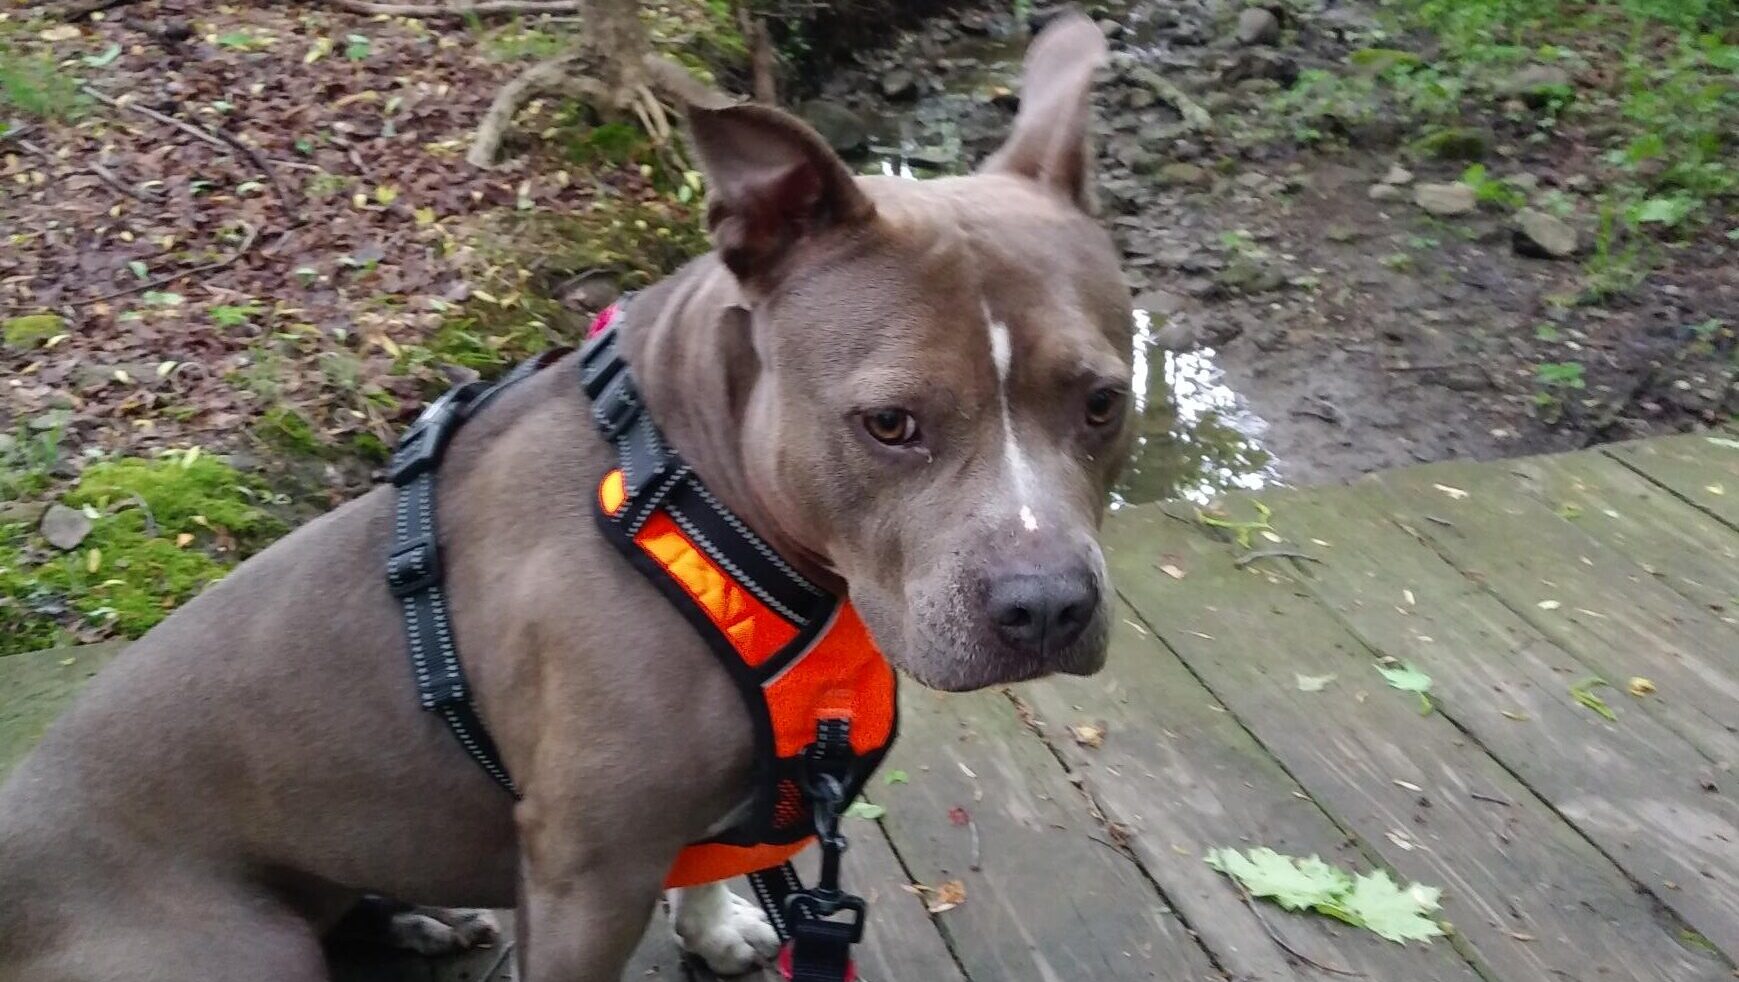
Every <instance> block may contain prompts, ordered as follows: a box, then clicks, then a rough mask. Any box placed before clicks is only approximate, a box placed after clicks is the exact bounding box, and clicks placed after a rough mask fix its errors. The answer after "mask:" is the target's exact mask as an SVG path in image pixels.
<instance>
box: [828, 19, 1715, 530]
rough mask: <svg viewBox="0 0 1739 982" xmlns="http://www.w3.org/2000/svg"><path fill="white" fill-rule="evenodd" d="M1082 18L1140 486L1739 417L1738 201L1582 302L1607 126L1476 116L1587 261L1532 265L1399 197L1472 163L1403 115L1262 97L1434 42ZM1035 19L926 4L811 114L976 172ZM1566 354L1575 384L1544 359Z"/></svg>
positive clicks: (1345, 30)
mask: <svg viewBox="0 0 1739 982" xmlns="http://www.w3.org/2000/svg"><path fill="white" fill-rule="evenodd" d="M1277 9H1278V8H1277ZM1093 12H1095V13H1096V14H1097V15H1098V16H1099V17H1100V22H1101V26H1102V27H1103V28H1104V29H1105V30H1106V32H1107V34H1108V35H1109V37H1110V39H1111V43H1112V47H1113V49H1114V55H1113V59H1114V60H1113V64H1112V66H1111V68H1110V70H1109V71H1108V73H1107V82H1106V84H1104V85H1103V86H1101V88H1100V89H1099V92H1098V94H1097V97H1096V99H1097V105H1098V109H1099V116H1100V121H1101V127H1100V129H1101V133H1100V141H1099V147H1100V153H1099V164H1100V173H1101V177H1102V196H1101V197H1102V207H1103V210H1104V212H1105V216H1106V218H1107V220H1108V221H1109V223H1110V224H1111V226H1112V228H1113V230H1114V233H1115V235H1116V237H1117V239H1118V242H1119V243H1120V245H1121V246H1122V248H1123V252H1124V255H1125V258H1126V268H1127V270H1128V277H1129V280H1130V283H1131V286H1132V288H1133V289H1134V290H1135V292H1136V295H1137V305H1138V307H1140V308H1142V310H1143V313H1142V314H1141V316H1142V318H1143V321H1144V323H1145V324H1146V326H1147V329H1146V330H1145V331H1144V332H1143V340H1144V342H1145V349H1144V351H1142V352H1139V353H1138V354H1139V355H1140V356H1141V357H1143V358H1144V360H1145V361H1146V363H1147V364H1148V365H1149V366H1150V367H1151V370H1152V379H1151V382H1150V383H1149V386H1148V388H1147V391H1146V402H1147V406H1148V419H1147V425H1148V434H1147V438H1146V441H1145V444H1144V447H1143V450H1142V451H1141V453H1140V454H1139V455H1138V457H1137V460H1136V461H1135V473H1134V474H1133V475H1132V476H1131V478H1130V482H1129V483H1130V487H1128V488H1127V489H1126V493H1127V494H1128V496H1130V497H1132V498H1152V497H1159V496H1163V495H1166V494H1172V493H1189V494H1197V495H1199V494H1205V493H1207V492H1210V491H1212V490H1214V489H1218V488H1224V487H1232V486H1253V485H1256V484H1260V483H1263V482H1266V481H1270V480H1273V479H1276V478H1278V479H1280V480H1283V481H1285V482H1288V483H1314V482H1324V481H1336V480H1343V479H1347V478H1350V477H1352V476H1355V475H1357V474H1361V473H1364V472H1368V471H1372V470H1376V469H1379V468H1384V467H1393V466H1398V465H1404V464H1410V463H1416V462H1420V461H1432V460H1440V459H1444V458H1452V457H1472V458H1493V457H1503V456H1514V455H1519V454H1526V453H1533V452H1540V451H1551V450H1563V449H1570V448H1575V447H1580V446H1585V445H1588V444H1590V443H1595V442H1601V441H1607V440H1615V439H1622V438H1628V437H1635V436H1643V435H1648V434H1654V433H1663V432H1673V431H1678V430H1682V429H1686V428H1692V427H1696V426H1701V425H1707V424H1710V423H1714V422H1719V421H1720V420H1723V419H1725V418H1727V417H1728V416H1729V415H1730V414H1732V413H1733V412H1735V411H1739V388H1736V387H1735V370H1734V366H1735V356H1734V343H1733V341H1734V338H1733V327H1734V323H1735V320H1736V319H1739V262H1736V261H1735V247H1734V243H1733V241H1732V238H1731V236H1728V235H1725V234H1723V233H1724V232H1725V230H1726V229H1727V227H1728V226H1729V225H1730V224H1731V221H1730V220H1727V213H1726V212H1724V211H1723V212H1721V213H1720V216H1719V217H1717V218H1716V219H1715V220H1713V221H1711V222H1710V225H1709V230H1708V232H1707V233H1706V234H1704V235H1701V236H1693V237H1691V238H1690V240H1689V241H1680V242H1674V243H1672V244H1670V245H1668V246H1665V247H1661V248H1659V249H1656V250H1654V251H1653V252H1651V253H1650V258H1649V261H1650V263H1651V264H1652V265H1653V266H1654V267H1655V268H1654V269H1653V270H1652V272H1649V273H1648V275H1647V278H1646V279H1645V280H1643V282H1642V283H1641V284H1640V285H1637V286H1635V287H1634V288H1633V289H1630V290H1628V291H1626V292H1624V293H1622V294H1621V295H1616V296H1611V297H1603V298H1599V299H1598V300H1596V301H1594V302H1590V301H1589V300H1588V299H1587V298H1585V297H1584V296H1583V294H1585V293H1586V292H1587V290H1588V280H1589V276H1590V272H1589V270H1590V267H1591V265H1592V263H1593V261H1594V259H1593V258H1592V257H1591V255H1590V253H1591V251H1592V250H1593V248H1594V243H1595V241H1596V240H1597V239H1598V238H1599V235H1598V233H1599V229H1598V228H1597V227H1596V223H1597V221H1598V219H1597V218H1596V212H1597V208H1596V201H1597V200H1598V199H1599V195H1600V192H1601V189H1602V186H1603V184H1604V183H1605V182H1607V181H1609V180H1612V179H1613V175H1612V174H1610V173H1609V171H1608V168H1607V167H1606V165H1605V164H1604V163H1603V162H1602V160H1601V159H1600V158H1599V157H1598V156H1597V151H1598V147H1597V146H1596V145H1595V144H1594V142H1593V139H1594V137H1595V136H1598V135H1600V133H1601V132H1602V129H1601V128H1602V127H1604V128H1606V129H1610V127H1611V125H1612V121H1611V120H1610V119H1602V118H1600V117H1599V116H1598V115H1597V114H1592V113H1591V114H1590V115H1589V116H1588V117H1587V118H1586V119H1580V120H1578V119H1574V118H1571V119H1567V120H1566V121H1564V122H1563V123H1562V124H1561V125H1559V126H1558V127H1557V128H1556V129H1555V130H1554V131H1553V132H1552V133H1551V134H1550V138H1549V139H1540V138H1538V137H1533V138H1530V134H1532V133H1534V132H1537V130H1536V129H1535V128H1534V125H1533V123H1532V121H1531V120H1529V119H1528V114H1527V112H1526V111H1525V110H1526V107H1521V108H1522V110H1523V111H1522V112H1520V113H1518V112H1517V108H1518V107H1517V105H1516V104H1515V103H1513V102H1512V103H1511V104H1509V105H1508V106H1507V107H1504V108H1503V109H1502V112H1501V114H1500V112H1499V110H1498V109H1497V108H1496V107H1494V109H1493V111H1492V112H1491V114H1490V115H1488V116H1485V117H1480V116H1477V115H1475V116H1473V117H1472V118H1470V119H1469V120H1467V122H1468V124H1469V126H1470V128H1472V129H1473V130H1474V131H1476V132H1478V133H1480V134H1482V137H1483V139H1485V140H1486V141H1488V146H1486V147H1484V148H1483V152H1480V153H1478V154H1477V155H1478V156H1480V157H1481V158H1483V160H1484V163H1483V166H1484V167H1486V168H1487V171H1488V172H1489V174H1490V175H1491V177H1492V179H1493V180H1499V179H1502V180H1503V181H1504V182H1505V184H1506V186H1513V187H1514V188H1516V189H1517V190H1518V191H1519V192H1520V194H1521V195H1522V199H1521V201H1520V202H1518V203H1526V201H1527V199H1533V200H1535V201H1538V200H1540V199H1542V198H1544V199H1546V200H1548V201H1551V202H1552V203H1554V204H1555V205H1557V207H1558V210H1559V211H1560V212H1561V213H1565V214H1566V217H1565V219H1564V221H1563V226H1565V227H1567V228H1568V230H1569V231H1570V232H1572V233H1573V234H1574V235H1575V236H1576V238H1577V240H1578V241H1577V243H1576V246H1575V253H1574V254H1573V255H1568V256H1561V257H1557V258H1550V257H1543V256H1542V257H1539V258H1536V256H1540V253H1541V251H1542V250H1541V249H1540V247H1539V246H1537V245H1535V244H1533V243H1532V242H1531V241H1527V240H1526V238H1525V236H1520V235H1518V233H1517V231H1516V227H1517V221H1518V219H1517V215H1516V213H1515V212H1513V211H1511V210H1509V209H1507V208H1498V207H1491V206H1490V205H1480V206H1478V207H1475V208H1474V209H1472V210H1471V211H1469V212H1468V213H1466V214H1460V215H1454V216H1445V217H1438V216H1434V215H1433V214H1430V213H1428V212H1427V211H1426V210H1424V209H1423V208H1421V207H1420V206H1418V205H1416V204H1415V203H1414V196H1415V195H1416V194H1417V193H1419V192H1418V191H1417V188H1418V187H1419V186H1420V185H1422V184H1430V183H1438V182H1456V181H1457V180H1458V178H1459V177H1460V176H1462V175H1463V174H1464V173H1465V171H1466V168H1467V167H1468V166H1469V161H1468V160H1466V159H1447V160H1445V159H1436V157H1435V156H1434V155H1433V154H1432V153H1430V152H1426V151H1423V150H1420V149H1418V148H1417V147H1416V145H1415V144H1413V142H1412V141H1414V140H1415V139H1416V137H1417V136H1418V133H1416V132H1413V131H1411V130H1410V124H1409V121H1407V120H1405V119H1399V118H1387V119H1385V118H1382V117H1381V116H1380V115H1379V117H1378V118H1375V119H1368V120H1361V121H1360V125H1359V126H1357V127H1355V128H1351V130H1350V132H1347V133H1343V134H1336V136H1337V138H1336V139H1333V140H1326V141H1324V140H1319V139H1315V138H1314V137H1315V134H1312V135H1311V138H1308V139H1300V138H1297V137H1295V136H1294V134H1292V133H1290V132H1287V131H1286V127H1285V122H1286V120H1285V117H1284V110H1283V109H1280V110H1277V109H1276V108H1275V107H1276V105H1280V106H1284V100H1285V99H1286V95H1285V93H1286V92H1287V91H1288V90H1289V88H1292V87H1295V86H1296V85H1297V84H1298V83H1297V79H1298V76H1299V75H1300V74H1301V73H1308V72H1309V71H1310V70H1311V69H1313V68H1316V69H1322V70H1326V71H1328V72H1338V73H1345V72H1347V71H1348V68H1347V62H1348V56H1349V54H1350V53H1352V52H1357V51H1360V50H1361V49H1364V48H1367V47H1369V46H1374V45H1379V44H1381V45H1388V46H1395V47H1397V48H1399V47H1417V48H1419V49H1420V50H1423V51H1426V52H1427V53H1429V51H1430V44H1429V41H1428V39H1424V40H1422V39H1407V38H1399V39H1397V38H1395V37H1393V36H1392V35H1390V34H1388V33H1387V32H1386V31H1385V30H1384V28H1383V27H1382V26H1381V22H1380V21H1379V20H1378V17H1377V13H1376V8H1375V6H1374V5H1373V6H1365V5H1360V4H1356V3H1351V4H1332V3H1331V4H1327V5H1320V4H1319V5H1314V6H1313V5H1307V4H1289V5H1287V6H1286V7H1285V9H1284V10H1281V11H1280V16H1279V17H1277V18H1275V21H1276V25H1277V26H1278V30H1276V31H1274V32H1273V36H1272V37H1270V38H1266V39H1264V40H1263V41H1261V42H1257V43H1250V42H1249V40H1248V39H1240V37H1239V35H1238V26H1237V17H1238V16H1239V8H1237V7H1233V6H1230V5H1220V4H1202V3H1192V2H1189V0H1183V2H1177V0H1166V2H1164V3H1147V2H1135V3H1130V4H1126V5H1118V6H1100V7H1098V8H1095V9H1094V10H1093ZM1044 16H1045V13H1044V11H1038V12H1037V13H1035V14H1032V15H1030V16H1027V17H1024V18H1020V17H1017V16H1016V15H1015V14H1014V13H1013V12H1000V11H989V12H987V11H973V12H970V13H966V14H963V15H960V16H958V17H951V18H944V19H938V20H935V21H932V22H931V23H930V24H929V25H928V26H927V28H925V29H924V30H922V31H921V32H918V33H915V34H912V35H911V36H909V37H907V38H906V39H905V40H904V41H902V42H901V43H900V44H898V45H897V46H895V47H893V48H892V49H890V50H888V51H885V52H878V53H873V54H868V55H864V56H861V57H860V58H859V59H858V64H857V65H856V66H855V67H853V68H850V69H847V70H844V71H841V72H839V73H837V74H836V75H835V76H834V78H833V79H832V80H831V82H830V83H829V84H828V85H827V86H826V87H825V90H824V91H823V93H822V94H821V97H820V101H819V102H818V103H811V104H809V105H808V106H807V107H805V108H806V111H807V112H808V113H809V114H810V115H811V117H812V118H816V119H818V120H821V121H824V122H826V123H827V124H828V125H829V134H830V136H831V137H832V138H834V139H835V140H836V142H838V143H839V144H840V145H842V146H851V145H854V144H858V145H860V146H861V148H862V150H863V151H864V152H865V153H866V154H867V159H866V160H865V164H864V166H865V168H866V169H868V170H881V171H886V172H894V173H902V172H908V173H914V174H916V175H919V176H921V175H923V174H925V173H928V172H957V171H960V170H963V169H967V168H969V167H970V166H971V164H972V163H973V162H974V161H976V160H978V159H981V158H982V157H983V156H984V155H985V154H987V153H988V152H989V151H990V150H991V149H993V148H994V147H995V145H996V142H997V140H998V139H999V138H1000V135H1001V134H1002V133H1003V132H1005V127H1006V125H1007V120H1008V118H1009V117H1010V115H1011V113H1012V111H1013V108H1014V106H1015V105H1016V103H1015V99H1014V97H1013V95H1012V94H1011V93H1010V90H1011V89H1012V88H1013V87H1014V86H1015V84H1016V81H1017V71H1018V62H1017V59H1018V52H1019V50H1020V46H1021V43H1022V41H1023V40H1024V37H1025V35H1026V33H1027V31H1028V29H1029V27H1030V24H1029V23H1027V22H1030V21H1035V20H1040V19H1042V18H1043V17H1044ZM1377 50H1387V49H1382V48H1379V49H1377ZM1355 60H1356V56H1355ZM1568 81H1569V84H1571V85H1580V84H1583V83H1584V82H1585V81H1586V82H1587V83H1589V84H1595V85H1597V84H1599V82H1600V79H1599V78H1598V77H1593V76H1591V77H1589V78H1587V79H1584V78H1582V77H1580V76H1574V77H1571V78H1570V79H1569V80H1568ZM1495 84H1502V83H1501V80H1499V81H1498V82H1496V83H1495ZM1179 93H1181V94H1182V99H1181V100H1180V99H1179V98H1178V95H1179ZM1180 102H1181V103H1183V111H1180V109H1179V103H1180ZM842 109H845V110H850V111H851V113H852V114H855V119H854V117H853V115H851V114H847V113H842V112H840V110H842ZM1204 117H1205V118H1204ZM1451 156H1456V155H1454V154H1452V155H1451ZM1379 188H1380V189H1379ZM1717 207H1718V206H1717ZM1640 261H1641V260H1639V262H1640ZM1571 362H1574V363H1576V364H1579V365H1581V366H1582V368H1580V369H1575V370H1574V371H1576V372H1577V373H1578V374H1577V375H1575V376H1573V377H1569V378H1565V377H1563V376H1561V375H1559V376H1554V375H1552V374H1551V371H1552V369H1551V368H1550V367H1548V368H1546V369H1542V367H1541V366H1542V365H1548V366H1556V365H1565V364H1568V363H1571ZM1578 382H1580V383H1581V384H1580V386H1578V385H1577V384H1576V383H1578ZM1168 389H1169V392H1168V391H1167V390H1168Z"/></svg>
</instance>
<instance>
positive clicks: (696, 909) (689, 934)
mask: <svg viewBox="0 0 1739 982" xmlns="http://www.w3.org/2000/svg"><path fill="white" fill-rule="evenodd" d="M671 908H672V910H671V920H672V922H673V927H674V928H675V930H676V941H677V944H679V945H681V946H682V950H683V951H686V952H688V953H689V954H691V955H694V956H695V957H696V958H699V959H700V960H701V961H703V962H706V966H707V968H710V969H712V970H713V971H714V972H716V973H718V974H719V975H741V974H743V973H744V972H747V971H749V970H750V969H753V968H754V967H755V966H757V965H759V964H761V963H762V962H763V961H766V960H767V959H770V958H772V957H773V956H774V955H776V954H778V953H779V935H778V934H776V933H774V931H773V925H771V924H769V923H767V915H765V914H763V913H761V908H760V907H758V906H756V905H755V904H754V903H753V902H752V901H748V900H744V899H743V898H742V897H739V896H737V895H736V894H734V893H732V892H731V891H730V889H729V888H728V887H726V886H725V885H724V884H723V883H708V884H706V885H704V886H698V887H691V888H689V889H686V890H677V891H675V893H674V896H673V897H672V898H671Z"/></svg>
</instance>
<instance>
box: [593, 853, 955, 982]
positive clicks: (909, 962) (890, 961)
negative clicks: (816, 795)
mask: <svg viewBox="0 0 1739 982" xmlns="http://www.w3.org/2000/svg"><path fill="white" fill-rule="evenodd" d="M846 833H847V835H848V836H849V838H850V842H851V848H850V849H848V850H847V851H846V854H845V862H844V865H843V867H842V872H841V877H842V879H843V880H844V883H845V886H846V889H848V890H851V891H852V892H853V893H856V894H858V895H859V896H861V897H863V898H864V899H865V900H867V901H868V902H869V921H868V923H867V924H866V926H865V928H864V936H863V942H862V943H861V944H859V945H858V946H857V953H856V956H857V963H858V967H859V969H860V971H861V973H862V975H863V977H864V978H865V979H869V980H872V982H965V978H966V977H965V976H964V975H962V974H960V967H959V966H958V965H956V964H955V963H954V956H953V955H951V954H950V953H949V951H948V946H947V944H946V942H945V941H944V940H943V937H942V933H941V929H940V927H939V926H938V925H937V923H936V921H935V920H934V919H932V918H931V916H930V915H929V913H928V912H926V911H925V909H924V902H923V900H921V899H920V898H919V897H918V896H917V895H916V894H914V893H913V892H912V891H911V890H909V889H907V887H908V886H909V885H910V880H909V879H908V878H907V876H906V874H905V870H904V869H903V868H902V867H901V866H900V861H899V857H897V856H895V855H894V851H893V849H892V848H891V847H890V846H889V845H888V840H887V837H886V835H885V834H884V833H883V831H882V829H881V827H880V826H879V825H877V824H875V823H873V822H868V821H862V820H857V819H852V820H849V821H848V824H847V826H846ZM814 856H815V853H814V851H813V850H811V851H810V852H809V853H807V854H805V855H804V856H800V857H799V858H798V860H797V863H798V870H799V872H800V873H802V874H803V876H804V877H806V878H808V877H812V876H813V874H814V865H815V862H816V860H815V858H814ZM732 887H733V889H735V890H736V891H737V893H738V894H740V895H742V896H745V897H752V896H754V894H753V893H751V892H750V891H749V887H748V884H747V883H745V882H738V883H734V884H732ZM667 933H668V932H667ZM665 944H666V946H667V947H669V948H670V950H672V951H674V950H675V949H674V947H673V946H671V943H670V942H669V940H668V937H667V938H666V941H665ZM643 947H644V946H643ZM689 972H690V978H691V979H692V982H714V980H715V979H716V978H717V977H716V976H714V975H713V974H712V973H711V972H708V971H706V970H705V969H704V968H701V967H699V966H696V965H693V964H691V965H690V966H689ZM624 978H625V979H627V980H629V982H632V980H633V979H634V978H635V976H634V975H633V974H632V973H630V974H628V975H626V976H624ZM778 978H779V976H778V973H777V972H775V971H773V970H772V969H767V970H764V971H762V972H760V973H756V974H752V975H748V976H738V977H737V979H738V982H777V980H778Z"/></svg>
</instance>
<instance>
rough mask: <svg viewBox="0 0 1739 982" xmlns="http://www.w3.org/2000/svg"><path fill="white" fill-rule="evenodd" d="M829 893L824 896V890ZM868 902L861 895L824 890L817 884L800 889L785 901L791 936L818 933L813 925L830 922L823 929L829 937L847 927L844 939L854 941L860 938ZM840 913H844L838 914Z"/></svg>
mask: <svg viewBox="0 0 1739 982" xmlns="http://www.w3.org/2000/svg"><path fill="white" fill-rule="evenodd" d="M829 892H830V893H831V894H832V896H825V895H824V894H826V893H829ZM868 911H869V904H867V903H865V902H864V899H863V898H862V897H859V896H857V895H856V894H852V893H843V892H841V891H838V890H833V891H824V890H822V889H821V888H820V887H819V886H818V887H816V888H815V889H813V890H800V891H798V892H797V893H794V894H792V895H791V896H790V898H789V899H787V900H786V901H785V920H786V923H788V924H790V925H791V936H792V938H794V939H802V938H803V937H804V936H805V935H806V934H807V935H810V936H814V935H816V934H818V933H821V932H818V931H817V930H816V928H815V927H813V925H822V924H825V925H832V929H831V930H828V931H826V932H825V933H826V935H827V936H828V937H830V938H837V937H839V932H840V930H841V929H846V930H845V934H844V940H845V943H846V944H857V943H858V942H859V941H862V940H863V925H864V920H865V915H866V914H867V912H868ZM841 914H845V915H847V916H845V917H843V918H842V917H840V915H841Z"/></svg>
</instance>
